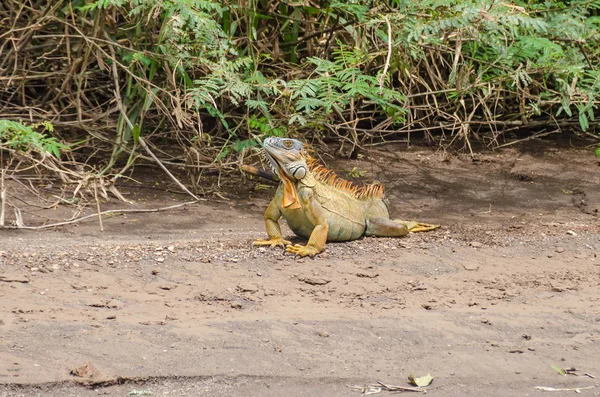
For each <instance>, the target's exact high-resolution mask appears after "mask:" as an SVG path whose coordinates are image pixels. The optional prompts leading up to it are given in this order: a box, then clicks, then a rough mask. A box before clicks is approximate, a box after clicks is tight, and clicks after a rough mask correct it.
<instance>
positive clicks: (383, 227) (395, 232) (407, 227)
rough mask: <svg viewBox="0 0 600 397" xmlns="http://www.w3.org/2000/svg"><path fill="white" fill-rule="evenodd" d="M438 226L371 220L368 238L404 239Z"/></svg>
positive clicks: (396, 220)
mask: <svg viewBox="0 0 600 397" xmlns="http://www.w3.org/2000/svg"><path fill="white" fill-rule="evenodd" d="M438 227H439V226H438V225H430V224H427V223H420V222H412V221H402V220H400V219H394V220H391V219H387V218H371V219H369V224H368V226H367V235H368V236H377V237H402V236H406V235H407V234H408V233H413V232H426V231H429V230H434V229H437V228H438Z"/></svg>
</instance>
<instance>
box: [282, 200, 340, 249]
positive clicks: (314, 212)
mask: <svg viewBox="0 0 600 397" xmlns="http://www.w3.org/2000/svg"><path fill="white" fill-rule="evenodd" d="M302 199H303V202H304V205H303V206H302V208H303V210H304V211H305V214H306V217H307V218H308V219H309V220H310V221H311V222H312V223H313V224H314V225H315V228H314V229H313V231H312V232H311V233H310V238H309V239H308V244H306V245H300V244H294V245H288V247H287V248H286V251H287V252H291V253H292V254H296V255H299V256H302V257H304V256H314V255H316V254H318V253H319V252H321V251H323V249H324V248H325V243H326V242H327V233H329V223H328V222H327V217H326V216H325V210H324V209H323V207H321V204H319V203H318V202H317V201H316V200H314V199H313V198H312V193H310V194H309V195H308V197H302Z"/></svg>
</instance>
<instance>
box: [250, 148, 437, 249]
mask: <svg viewBox="0 0 600 397" xmlns="http://www.w3.org/2000/svg"><path fill="white" fill-rule="evenodd" d="M263 146H264V151H263V154H264V157H265V159H266V160H267V161H268V163H269V165H270V166H271V168H272V169H273V171H274V172H276V173H277V175H278V176H279V178H280V179H281V183H280V185H279V188H278V189H277V192H276V193H275V197H273V200H271V203H270V204H269V206H268V208H267V210H266V211H265V224H266V228H267V235H268V236H269V239H267V240H265V239H259V240H256V241H254V243H253V245H258V246H260V245H268V246H271V247H276V246H281V247H284V246H287V248H286V251H288V252H291V253H294V254H297V255H300V256H313V255H315V254H318V253H319V252H321V251H323V248H324V247H325V242H326V241H348V240H356V239H358V238H360V237H362V236H379V237H401V236H404V235H406V234H408V233H409V232H421V231H428V230H433V229H436V228H438V227H439V226H437V225H429V224H425V223H417V222H407V221H401V220H391V219H390V214H389V210H388V206H387V204H386V202H385V199H384V197H383V186H381V185H379V184H373V185H366V186H362V187H358V186H356V185H353V184H352V183H350V182H348V181H345V180H343V179H341V178H338V177H337V176H336V175H335V174H334V173H333V172H332V171H330V170H328V169H326V168H324V167H323V166H321V165H318V164H317V162H316V161H315V160H313V159H311V158H309V157H308V156H307V155H306V153H305V151H304V149H303V145H302V143H301V142H300V141H298V140H296V139H287V138H273V137H272V138H267V139H265V141H264V145H263ZM282 216H283V217H284V218H285V220H286V221H287V224H288V225H289V227H290V229H292V231H293V232H294V233H295V234H296V235H298V236H300V237H304V238H307V239H308V244H307V245H305V246H303V245H300V244H295V245H292V243H291V242H290V241H288V240H284V239H283V237H282V235H281V229H280V227H279V223H278V221H279V219H280V218H281V217H282Z"/></svg>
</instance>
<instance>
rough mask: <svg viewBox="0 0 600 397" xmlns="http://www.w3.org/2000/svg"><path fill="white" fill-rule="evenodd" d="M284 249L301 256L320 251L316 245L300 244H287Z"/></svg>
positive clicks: (312, 254) (311, 254)
mask: <svg viewBox="0 0 600 397" xmlns="http://www.w3.org/2000/svg"><path fill="white" fill-rule="evenodd" d="M285 251H286V252H289V253H292V254H296V255H298V256H302V257H304V256H314V255H316V254H318V253H319V252H320V251H319V249H318V248H317V247H313V246H310V245H300V244H294V245H288V246H287V248H286V249H285Z"/></svg>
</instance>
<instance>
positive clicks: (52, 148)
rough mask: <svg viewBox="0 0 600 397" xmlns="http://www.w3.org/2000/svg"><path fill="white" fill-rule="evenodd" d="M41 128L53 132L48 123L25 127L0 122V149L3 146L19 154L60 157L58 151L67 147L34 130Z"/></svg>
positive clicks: (11, 122)
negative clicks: (30, 153)
mask: <svg viewBox="0 0 600 397" xmlns="http://www.w3.org/2000/svg"><path fill="white" fill-rule="evenodd" d="M39 128H43V129H44V130H46V131H48V132H50V133H51V132H53V131H54V126H53V125H52V124H51V123H49V122H42V123H37V124H31V125H26V124H22V123H19V122H16V121H11V120H0V149H1V148H2V147H3V146H4V147H7V148H11V149H14V150H17V151H21V152H30V151H33V152H38V153H42V154H44V153H50V154H52V155H54V156H55V157H57V158H59V157H60V150H67V149H69V147H68V146H67V145H64V144H62V143H60V142H58V141H57V140H56V138H54V137H49V136H47V135H46V134H44V133H43V132H38V131H36V129H39Z"/></svg>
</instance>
